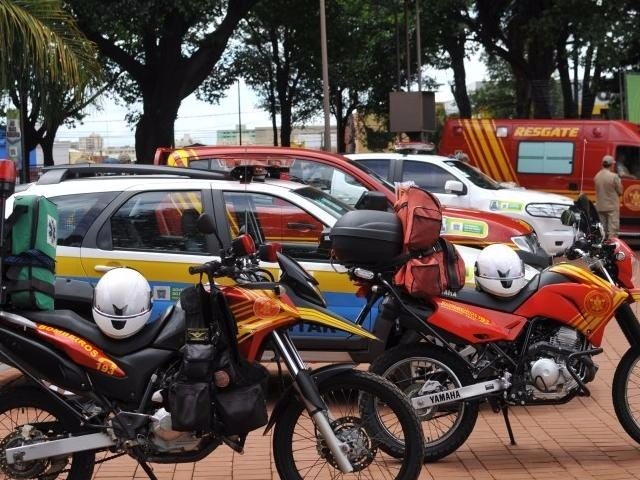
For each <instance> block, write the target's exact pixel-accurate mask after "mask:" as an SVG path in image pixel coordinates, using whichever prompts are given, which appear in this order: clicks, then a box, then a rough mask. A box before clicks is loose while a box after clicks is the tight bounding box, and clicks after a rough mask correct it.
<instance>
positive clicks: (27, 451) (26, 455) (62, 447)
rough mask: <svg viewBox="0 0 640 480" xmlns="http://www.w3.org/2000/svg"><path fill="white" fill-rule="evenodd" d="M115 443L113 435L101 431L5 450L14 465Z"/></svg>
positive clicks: (109, 445) (100, 447) (9, 461)
mask: <svg viewBox="0 0 640 480" xmlns="http://www.w3.org/2000/svg"><path fill="white" fill-rule="evenodd" d="M23 428H24V427H23ZM27 435H28V433H27ZM113 445H115V442H114V441H113V440H112V439H111V437H110V436H109V435H107V434H106V433H102V432H101V433H92V434H89V435H80V436H77V437H69V438H62V439H59V440H46V441H43V442H37V443H30V444H28V445H22V446H20V447H13V448H7V449H6V451H5V452H6V458H7V463H8V464H10V465H12V464H14V463H16V462H28V461H31V460H40V459H42V458H49V457H56V456H63V455H69V454H71V453H76V452H82V451H85V450H99V449H103V448H107V447H112V446H113Z"/></svg>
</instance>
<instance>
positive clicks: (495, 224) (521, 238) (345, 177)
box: [154, 145, 549, 266]
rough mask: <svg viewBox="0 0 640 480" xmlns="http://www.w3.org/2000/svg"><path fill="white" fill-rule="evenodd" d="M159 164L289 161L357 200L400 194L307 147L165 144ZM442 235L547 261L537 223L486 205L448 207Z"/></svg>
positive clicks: (212, 166)
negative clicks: (486, 208) (509, 248)
mask: <svg viewBox="0 0 640 480" xmlns="http://www.w3.org/2000/svg"><path fill="white" fill-rule="evenodd" d="M154 163H155V164H156V165H167V166H184V167H190V168H198V169H203V170H229V169H231V168H232V167H234V166H239V165H242V164H256V163H260V164H261V165H270V166H274V167H284V168H285V169H288V172H287V173H284V172H285V171H286V170H283V173H282V174H281V178H286V177H285V176H288V178H289V179H291V180H294V181H299V182H302V183H307V184H310V185H313V186H315V187H317V188H320V189H321V190H323V191H325V192H327V193H330V194H331V195H333V196H334V197H337V198H339V199H341V200H342V201H343V202H345V203H347V204H349V205H351V206H354V205H355V204H356V202H357V201H358V199H359V198H360V196H361V195H362V192H364V191H367V190H368V191H377V192H382V193H384V195H385V196H386V197H387V200H388V202H389V204H392V203H393V202H394V200H395V193H394V187H393V185H390V184H389V183H388V182H387V181H385V180H384V179H382V178H380V177H378V176H376V175H375V173H373V172H371V171H370V170H368V169H367V168H366V167H364V166H361V165H359V164H357V163H355V162H353V161H351V160H349V159H347V158H346V157H344V156H342V155H337V154H333V153H329V152H324V151H321V150H312V149H305V148H287V147H269V146H254V145H249V146H200V147H186V148H179V149H172V148H159V149H158V150H157V151H156V155H155V158H154ZM443 214H444V216H443V223H442V235H443V236H444V237H446V238H448V239H449V240H451V241H452V242H454V243H457V244H460V245H467V246H470V247H477V248H482V247H484V246H486V245H489V244H492V243H505V244H508V245H511V246H512V247H513V248H514V249H517V250H518V251H519V253H520V254H521V256H522V257H523V259H524V260H525V262H527V263H530V264H532V265H537V266H546V265H548V263H549V257H548V255H547V254H546V253H545V252H544V250H543V249H542V247H541V246H540V243H539V242H538V239H537V237H536V234H535V233H534V231H533V228H532V227H531V226H530V225H529V224H528V223H526V222H524V221H519V220H515V219H512V218H509V217H506V216H504V215H500V214H497V213H491V212H484V211H480V210H473V209H466V208H454V207H443Z"/></svg>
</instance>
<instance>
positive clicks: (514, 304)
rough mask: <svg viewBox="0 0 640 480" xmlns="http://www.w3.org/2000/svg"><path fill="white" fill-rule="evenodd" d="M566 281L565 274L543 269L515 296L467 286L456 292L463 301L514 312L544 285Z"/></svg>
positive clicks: (458, 298) (457, 298)
mask: <svg viewBox="0 0 640 480" xmlns="http://www.w3.org/2000/svg"><path fill="white" fill-rule="evenodd" d="M566 281H567V278H566V277H565V276H563V275H560V274H558V273H554V272H550V271H548V270H543V271H541V272H540V274H538V275H536V276H535V277H533V278H532V279H531V280H530V281H529V283H527V285H525V287H524V288H523V289H522V290H520V292H518V293H517V294H516V295H514V296H513V297H509V298H503V297H496V296H494V295H490V294H488V293H486V292H482V291H479V290H477V289H475V288H468V287H465V288H463V289H462V290H459V291H458V292H456V294H455V299H456V301H458V302H461V303H468V304H470V305H477V306H479V307H484V308H488V309H490V310H497V311H498V312H506V313H513V312H514V311H516V310H517V309H518V308H519V307H520V306H521V305H522V304H523V303H524V302H525V301H526V300H527V299H528V298H529V297H531V296H532V295H533V294H534V293H536V292H537V291H538V290H539V289H540V288H542V287H543V286H545V285H550V284H553V283H562V282H566ZM445 296H446V295H445Z"/></svg>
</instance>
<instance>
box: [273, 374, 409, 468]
mask: <svg viewBox="0 0 640 480" xmlns="http://www.w3.org/2000/svg"><path fill="white" fill-rule="evenodd" d="M318 390H319V392H320V395H321V396H322V398H323V400H324V402H325V405H326V407H327V412H326V414H327V418H328V419H329V422H330V424H331V426H332V427H333V431H334V433H335V435H336V437H337V438H338V440H339V441H341V442H344V443H345V444H346V445H347V446H348V451H347V457H348V459H349V461H350V463H351V465H352V467H353V472H351V473H343V472H341V471H340V470H339V469H338V466H337V464H336V461H335V459H334V458H333V455H332V454H331V451H330V450H329V448H328V447H327V445H326V443H325V440H324V439H323V438H322V436H321V435H320V432H319V431H318V430H317V429H316V428H315V425H314V423H313V421H312V419H311V417H310V416H309V414H308V412H307V410H306V409H305V407H304V405H303V403H302V402H301V401H300V400H299V399H297V400H294V401H292V402H290V403H289V405H288V406H287V408H286V409H285V410H284V412H283V413H282V415H281V417H280V418H279V419H278V422H277V424H276V427H275V432H274V437H273V452H274V459H275V463H276V467H277V470H278V474H279V475H280V477H281V478H283V479H287V480H288V479H302V478H309V479H316V478H376V479H389V480H391V479H397V480H404V479H407V480H408V479H415V478H418V475H419V474H420V469H421V468H422V434H421V427H420V422H419V420H418V417H417V416H416V414H415V412H414V411H413V409H412V408H411V405H410V404H409V402H408V401H407V399H406V397H405V396H404V395H403V394H402V392H400V391H399V390H398V389H397V388H396V387H394V386H393V385H392V384H391V383H389V382H388V381H386V380H384V379H382V378H380V377H378V376H376V375H372V374H371V373H368V372H362V371H358V370H350V371H347V372H342V373H339V374H337V375H335V376H332V377H330V378H327V379H325V380H323V381H322V382H321V383H320V384H319V385H318Z"/></svg>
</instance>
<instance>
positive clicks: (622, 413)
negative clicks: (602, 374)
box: [612, 348, 640, 443]
mask: <svg viewBox="0 0 640 480" xmlns="http://www.w3.org/2000/svg"><path fill="white" fill-rule="evenodd" d="M639 375H640V350H638V349H634V348H630V349H629V350H627V352H626V353H625V354H624V355H623V356H622V359H620V363H618V366H617V367H616V371H615V374H614V375H613V386H612V397H613V408H614V409H615V412H616V416H617V417H618V421H619V422H620V424H621V425H622V428H624V430H625V432H627V433H628V434H629V436H630V437H631V438H633V439H634V440H635V441H636V442H638V443H640V402H639V403H637V404H635V405H631V404H630V402H631V401H632V399H635V400H633V401H635V402H638V400H637V399H638V398H639V396H638V395H639V394H640V381H638V380H637V378H638V376H639ZM631 390H633V391H631Z"/></svg>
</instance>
